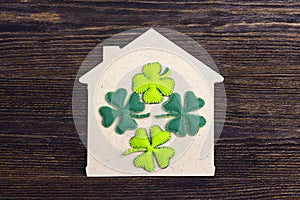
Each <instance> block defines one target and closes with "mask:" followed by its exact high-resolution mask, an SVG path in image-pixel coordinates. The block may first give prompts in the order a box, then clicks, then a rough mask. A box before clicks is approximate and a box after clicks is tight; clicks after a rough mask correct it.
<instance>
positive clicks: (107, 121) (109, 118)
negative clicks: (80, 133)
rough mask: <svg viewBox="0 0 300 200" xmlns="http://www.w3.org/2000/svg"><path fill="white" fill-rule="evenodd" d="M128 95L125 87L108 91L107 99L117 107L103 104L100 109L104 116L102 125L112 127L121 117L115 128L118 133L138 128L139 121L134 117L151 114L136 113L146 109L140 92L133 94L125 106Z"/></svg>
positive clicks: (143, 116)
mask: <svg viewBox="0 0 300 200" xmlns="http://www.w3.org/2000/svg"><path fill="white" fill-rule="evenodd" d="M126 96H127V91H126V90H125V89H124V88H121V89H118V90H117V91H116V92H108V93H107V94H106V96H105V99H106V101H107V102H108V103H109V104H110V105H111V106H113V107H114V108H115V109H114V108H111V107H108V106H102V107H100V109H99V113H100V115H101V116H102V125H103V126H104V127H106V128H107V127H110V126H111V125H112V124H113V122H114V121H115V120H116V118H117V117H119V118H120V119H119V122H118V124H117V126H116V129H115V130H116V132H117V133H118V134H123V133H125V131H126V130H134V129H136V128H137V123H136V121H135V120H134V119H133V118H145V117H149V116H150V113H147V114H141V115H138V114H136V113H140V112H143V111H144V110H145V104H144V103H143V102H141V101H140V97H139V95H138V94H135V93H133V94H131V95H130V97H129V100H128V102H127V104H126V105H125V106H124V101H125V98H126Z"/></svg>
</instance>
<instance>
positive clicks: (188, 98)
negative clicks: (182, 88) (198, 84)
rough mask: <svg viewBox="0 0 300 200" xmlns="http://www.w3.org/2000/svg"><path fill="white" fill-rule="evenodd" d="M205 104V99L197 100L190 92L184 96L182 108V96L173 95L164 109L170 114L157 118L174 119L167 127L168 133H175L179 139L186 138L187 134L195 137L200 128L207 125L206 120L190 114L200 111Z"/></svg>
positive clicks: (164, 104)
mask: <svg viewBox="0 0 300 200" xmlns="http://www.w3.org/2000/svg"><path fill="white" fill-rule="evenodd" d="M204 104H205V102H204V100H203V99H201V98H197V97H196V95H195V94H194V92H192V91H188V92H186V93H185V94H184V105H183V107H182V103H181V99H180V95H179V94H178V93H173V94H172V95H171V96H170V97H169V100H168V101H166V102H165V103H163V109H164V110H165V111H166V112H168V114H163V115H158V116H155V117H157V118H163V117H174V119H171V120H170V121H169V122H168V123H167V125H166V129H167V130H168V131H170V132H174V133H175V134H176V135H177V136H179V137H184V136H186V134H188V135H190V136H195V135H197V133H198V131H199V128H200V127H203V126H204V125H205V124H206V120H205V118H204V117H203V116H199V115H196V114H190V113H189V112H191V111H196V110H199V109H200V108H202V107H203V106H204Z"/></svg>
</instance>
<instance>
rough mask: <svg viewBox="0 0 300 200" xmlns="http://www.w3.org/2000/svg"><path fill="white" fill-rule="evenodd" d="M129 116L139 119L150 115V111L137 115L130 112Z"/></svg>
mask: <svg viewBox="0 0 300 200" xmlns="http://www.w3.org/2000/svg"><path fill="white" fill-rule="evenodd" d="M130 116H131V117H133V118H137V119H141V118H146V117H149V116H150V113H146V114H142V115H137V114H134V113H130Z"/></svg>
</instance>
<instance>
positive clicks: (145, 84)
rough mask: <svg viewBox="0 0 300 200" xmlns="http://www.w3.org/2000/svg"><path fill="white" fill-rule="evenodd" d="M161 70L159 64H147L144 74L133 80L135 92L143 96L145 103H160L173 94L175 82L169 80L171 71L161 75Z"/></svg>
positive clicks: (136, 76) (165, 71)
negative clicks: (164, 97)
mask: <svg viewBox="0 0 300 200" xmlns="http://www.w3.org/2000/svg"><path fill="white" fill-rule="evenodd" d="M161 68H162V67H161V65H160V63H158V62H155V63H149V64H146V65H144V66H143V73H140V74H137V75H135V76H134V78H133V91H134V92H135V93H137V94H143V100H144V102H145V103H149V104H151V103H160V102H162V100H163V96H170V95H171V94H172V91H173V89H174V85H175V82H174V80H173V79H172V78H168V76H170V74H171V71H170V70H169V68H166V69H165V70H164V71H163V72H162V74H161Z"/></svg>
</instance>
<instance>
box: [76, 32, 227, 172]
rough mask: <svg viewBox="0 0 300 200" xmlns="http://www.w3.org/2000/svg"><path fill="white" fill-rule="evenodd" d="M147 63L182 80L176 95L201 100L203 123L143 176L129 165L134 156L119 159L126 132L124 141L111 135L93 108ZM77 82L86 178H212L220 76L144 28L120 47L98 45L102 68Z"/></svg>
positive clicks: (96, 68)
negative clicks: (83, 89) (84, 88)
mask: <svg viewBox="0 0 300 200" xmlns="http://www.w3.org/2000/svg"><path fill="white" fill-rule="evenodd" d="M151 62H160V63H161V64H162V66H168V67H169V68H170V69H171V70H172V71H174V76H175V75H176V74H177V77H183V78H184V79H185V81H186V84H185V86H183V85H184V84H183V85H181V84H177V87H178V89H179V90H182V91H183V90H184V89H186V90H193V91H194V92H195V93H196V95H197V96H200V97H201V98H203V99H204V100H205V107H204V109H202V111H201V115H204V116H205V118H206V121H207V124H206V125H205V126H204V127H203V128H201V129H200V131H201V134H198V135H197V136H194V137H191V136H187V138H184V139H182V142H181V140H180V139H181V138H180V139H176V141H175V142H174V144H173V145H174V148H177V147H176V145H177V146H180V145H181V146H182V145H183V146H184V145H186V146H185V147H186V148H185V149H182V148H181V149H180V147H178V150H177V151H178V152H179V153H177V151H176V154H177V155H178V157H176V158H175V159H174V160H173V159H172V160H171V163H170V166H169V167H168V168H166V169H160V168H157V169H158V170H156V171H155V172H152V173H149V172H145V171H144V170H143V169H140V168H136V167H134V166H133V164H132V160H133V158H134V157H131V158H128V157H126V156H123V155H122V152H124V150H126V148H127V147H124V148H125V149H124V148H122V144H123V143H122V142H123V141H127V142H128V141H129V139H130V137H132V135H127V132H126V133H125V134H124V135H127V136H125V137H126V139H125V138H124V135H117V134H116V133H114V131H113V128H112V129H106V128H103V127H101V117H100V116H99V114H98V109H99V106H101V105H103V104H105V102H104V100H103V99H104V96H105V93H106V92H109V91H115V90H116V89H117V88H118V87H119V86H120V85H121V86H123V85H126V82H122V80H123V79H124V76H126V74H128V72H130V71H134V70H135V69H137V68H138V67H141V66H143V65H144V64H147V63H151ZM140 69H141V68H140ZM136 72H137V71H134V73H136ZM129 80H130V79H129ZM79 81H80V82H81V83H85V84H88V120H87V121H88V127H87V130H88V136H87V147H88V154H87V168H86V170H87V176H146V175H151V176H153V175H154V176H155V175H158V176H214V173H215V167H214V84H215V83H217V82H222V81H223V77H222V76H221V75H220V74H218V73H217V72H215V71H214V70H212V69H211V68H210V67H208V66H206V65H205V64H204V63H202V62H201V61H199V60H198V59H196V58H195V57H194V56H192V55H191V54H189V53H188V52H186V51H185V50H183V49H182V48H180V47H179V46H177V45H176V44H175V43H173V42H172V41H170V40H169V39H167V38H166V37H164V36H163V35H162V34H160V33H159V32H157V31H156V30H154V29H149V30H147V31H146V32H145V33H143V34H141V35H140V36H139V37H137V38H136V39H135V40H133V41H132V42H130V43H129V44H127V45H126V46H125V47H123V48H120V47H118V46H104V47H103V61H102V63H100V64H99V65H97V66H96V67H94V68H93V69H92V70H90V71H89V72H87V73H86V74H84V75H83V76H82V77H80V79H79ZM129 82H130V81H129ZM123 83H124V84H123ZM176 83H177V82H176V81H175V89H174V92H176ZM187 85H188V87H187ZM183 87H185V88H183ZM129 89H130V87H129ZM130 92H132V91H128V93H130ZM181 96H183V94H181ZM100 99H102V100H100ZM146 106H147V105H146ZM138 123H139V122H138ZM146 124H147V123H146ZM139 125H140V124H139ZM142 125H143V122H142ZM148 125H149V124H148ZM152 125H154V124H152ZM162 128H164V127H162ZM112 137H115V138H112ZM122 137H123V138H122ZM120 138H122V139H120ZM115 146H117V147H115ZM118 147H120V148H118ZM203 148H208V150H209V151H207V152H208V153H207V155H206V156H204V157H200V151H201V150H203ZM130 160H131V161H130Z"/></svg>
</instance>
